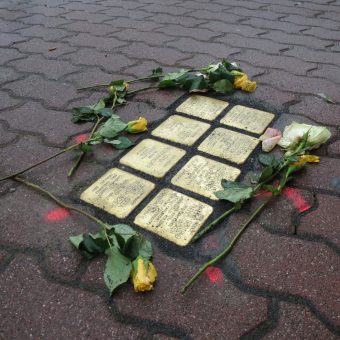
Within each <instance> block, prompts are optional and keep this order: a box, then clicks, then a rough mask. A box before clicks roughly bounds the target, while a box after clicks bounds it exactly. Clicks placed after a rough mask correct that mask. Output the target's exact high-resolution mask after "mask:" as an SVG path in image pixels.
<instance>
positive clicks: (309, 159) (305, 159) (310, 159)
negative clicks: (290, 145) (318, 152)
mask: <svg viewBox="0 0 340 340" xmlns="http://www.w3.org/2000/svg"><path fill="white" fill-rule="evenodd" d="M319 162H320V157H319V156H315V155H302V156H300V157H299V160H298V161H297V162H294V163H293V165H295V166H302V165H304V164H305V163H319Z"/></svg>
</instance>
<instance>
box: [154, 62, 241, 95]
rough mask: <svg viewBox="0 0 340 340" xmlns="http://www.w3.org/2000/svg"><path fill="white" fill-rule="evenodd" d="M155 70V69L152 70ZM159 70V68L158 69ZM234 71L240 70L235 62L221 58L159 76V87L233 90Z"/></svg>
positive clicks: (193, 90) (200, 90)
mask: <svg viewBox="0 0 340 340" xmlns="http://www.w3.org/2000/svg"><path fill="white" fill-rule="evenodd" d="M154 71H156V70H154ZM158 71H159V72H160V70H159V69H158ZM235 71H236V72H242V69H240V68H239V67H238V66H237V65H236V64H235V63H230V62H228V61H227V60H224V59H223V60H222V61H221V62H219V63H217V64H210V65H208V66H206V67H203V68H200V69H191V70H180V71H178V72H172V73H168V74H165V75H163V76H162V77H161V80H160V82H159V85H158V86H159V88H174V87H180V88H184V89H186V90H188V91H189V92H205V91H209V90H213V91H215V92H217V93H223V94H226V93H231V92H233V91H234V79H235Z"/></svg>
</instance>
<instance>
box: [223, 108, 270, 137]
mask: <svg viewBox="0 0 340 340" xmlns="http://www.w3.org/2000/svg"><path fill="white" fill-rule="evenodd" d="M273 119H274V115H273V114H272V113H270V112H266V111H261V110H256V109H253V108H251V107H246V106H242V105H236V106H234V107H233V108H232V109H231V110H230V111H229V112H228V113H227V114H226V115H225V116H224V117H223V118H222V119H221V124H225V125H229V126H233V127H236V128H238V129H242V130H246V131H249V132H254V133H258V134H260V133H262V132H263V131H264V130H265V129H266V127H267V126H268V125H269V124H270V122H271V121H272V120H273Z"/></svg>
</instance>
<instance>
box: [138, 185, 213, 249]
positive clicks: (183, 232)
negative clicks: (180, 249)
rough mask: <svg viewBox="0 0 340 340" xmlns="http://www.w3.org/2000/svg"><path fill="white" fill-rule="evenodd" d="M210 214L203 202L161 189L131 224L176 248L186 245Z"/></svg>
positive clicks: (209, 209) (208, 207) (210, 209)
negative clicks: (150, 232) (160, 237)
mask: <svg viewBox="0 0 340 340" xmlns="http://www.w3.org/2000/svg"><path fill="white" fill-rule="evenodd" d="M212 212H213V208H212V207H211V206H209V205H207V204H205V203H202V202H200V201H197V200H195V199H193V198H191V197H188V196H186V195H183V194H181V193H179V192H176V191H173V190H170V189H163V190H161V191H160V192H159V193H158V194H157V195H156V196H155V198H154V199H153V200H152V201H151V202H150V203H149V204H148V205H147V206H146V207H145V208H144V209H143V210H142V211H141V212H140V213H139V214H138V215H137V216H136V218H135V221H134V222H135V223H136V224H137V225H139V226H140V227H142V228H145V229H147V230H150V231H152V232H154V233H156V234H158V235H159V236H162V237H164V238H166V239H167V240H169V241H172V242H174V243H176V244H178V245H179V246H186V245H187V244H188V243H189V242H190V240H191V239H192V237H193V236H194V235H195V233H196V232H197V230H198V229H199V228H200V227H201V226H202V224H203V223H204V222H205V221H206V220H207V218H208V217H209V215H210V214H211V213H212Z"/></svg>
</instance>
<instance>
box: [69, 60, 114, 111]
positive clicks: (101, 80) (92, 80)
mask: <svg viewBox="0 0 340 340" xmlns="http://www.w3.org/2000/svg"><path fill="white" fill-rule="evenodd" d="M77 69H78V70H81V71H80V72H77V73H73V74H70V75H68V76H66V77H65V80H67V81H70V82H72V83H73V84H75V85H76V86H77V88H81V87H86V86H92V85H95V84H109V83H110V82H111V81H112V80H113V75H112V74H110V73H108V72H103V71H102V70H101V69H100V68H98V67H96V66H94V67H90V68H88V67H86V66H79V68H77ZM83 93H86V92H83ZM88 93H89V94H90V95H89V97H88V98H93V97H95V96H97V97H98V98H99V96H103V94H106V93H105V88H103V92H102V93H101V94H99V93H94V94H92V93H93V91H91V92H88ZM95 100H96V99H95V98H93V101H92V103H94V101H95ZM79 105H80V106H84V105H83V103H79ZM75 106H76V105H75Z"/></svg>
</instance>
